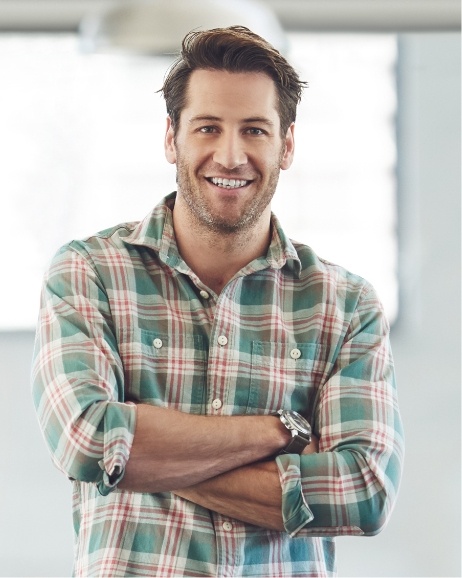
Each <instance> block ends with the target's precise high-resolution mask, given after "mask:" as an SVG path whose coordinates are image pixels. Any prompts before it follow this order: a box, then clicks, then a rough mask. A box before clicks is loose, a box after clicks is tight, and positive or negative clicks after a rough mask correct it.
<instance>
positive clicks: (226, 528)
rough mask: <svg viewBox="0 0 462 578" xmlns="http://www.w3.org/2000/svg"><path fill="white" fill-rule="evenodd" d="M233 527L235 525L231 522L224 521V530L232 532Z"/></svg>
mask: <svg viewBox="0 0 462 578" xmlns="http://www.w3.org/2000/svg"><path fill="white" fill-rule="evenodd" d="M232 529H233V525H232V524H231V522H223V530H225V532H231V530H232Z"/></svg>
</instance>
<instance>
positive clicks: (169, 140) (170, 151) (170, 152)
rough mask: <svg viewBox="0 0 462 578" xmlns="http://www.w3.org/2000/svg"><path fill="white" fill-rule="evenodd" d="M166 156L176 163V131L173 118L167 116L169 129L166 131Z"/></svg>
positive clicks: (169, 160)
mask: <svg viewBox="0 0 462 578" xmlns="http://www.w3.org/2000/svg"><path fill="white" fill-rule="evenodd" d="M164 149H165V158H166V159H167V160H168V162H169V163H171V164H172V165H174V164H175V163H176V149H175V133H174V131H173V125H172V119H171V118H170V117H169V116H168V117H167V130H166V132H165V141H164Z"/></svg>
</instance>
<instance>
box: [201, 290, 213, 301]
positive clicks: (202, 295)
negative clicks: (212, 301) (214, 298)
mask: <svg viewBox="0 0 462 578" xmlns="http://www.w3.org/2000/svg"><path fill="white" fill-rule="evenodd" d="M199 295H200V296H201V297H202V298H203V299H208V298H209V297H210V295H209V294H208V293H207V291H204V290H203V289H202V291H200V292H199Z"/></svg>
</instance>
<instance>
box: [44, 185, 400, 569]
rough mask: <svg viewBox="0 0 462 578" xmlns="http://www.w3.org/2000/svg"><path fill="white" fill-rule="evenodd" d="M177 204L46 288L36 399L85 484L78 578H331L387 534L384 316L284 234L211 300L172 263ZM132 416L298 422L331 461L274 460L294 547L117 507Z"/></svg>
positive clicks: (77, 244) (389, 405)
mask: <svg viewBox="0 0 462 578" xmlns="http://www.w3.org/2000/svg"><path fill="white" fill-rule="evenodd" d="M174 198H175V196H174V194H172V195H170V196H169V197H167V198H166V199H164V200H163V201H162V203H160V204H159V205H158V206H157V207H156V208H155V209H154V211H153V212H152V214H150V215H149V216H148V217H147V218H146V219H145V220H144V221H142V222H140V223H128V224H127V223H126V224H122V225H119V226H117V227H115V228H113V229H110V230H106V231H104V232H102V233H99V234H98V235H95V236H92V237H90V238H88V239H86V240H84V241H73V242H71V243H69V244H68V245H66V246H65V247H63V248H62V249H61V250H60V251H59V252H58V253H57V255H56V256H55V258H54V259H53V261H52V264H51V266H50V269H49V271H48V273H47V274H46V276H45V283H44V289H43V294H42V303H41V312H40V320H39V327H38V332H37V340H36V350H35V359H34V369H33V397H34V402H35V405H36V409H37V413H38V417H39V421H40V424H41V427H42V430H43V432H44V436H45V439H46V441H47V443H48V445H49V447H50V449H51V452H52V455H53V459H54V462H55V463H56V465H57V466H58V467H59V468H60V469H61V470H62V471H63V472H65V473H66V475H67V476H68V477H70V478H71V479H72V480H73V487H74V492H73V515H74V528H75V537H76V543H75V567H74V571H75V574H76V575H78V576H110V577H113V576H159V577H160V576H162V577H163V576H165V577H167V576H170V577H173V576H253V577H255V576H275V577H276V576H277V577H278V578H281V577H284V576H291V577H292V576H304V577H306V576H332V575H335V544H334V536H338V535H357V536H360V535H373V534H375V533H377V532H378V531H379V530H380V529H381V528H382V527H383V526H384V524H385V523H386V521H387V519H388V516H389V514H390V512H391V510H392V507H393V504H394V501H395V497H396V493H397V488H398V485H399V480H400V472H401V465H402V458H403V438H402V429H401V421H400V416H399V411H398V405H397V398H396V390H395V384H394V373H393V362H392V358H391V353H390V347H389V341H388V325H387V322H386V320H385V317H384V315H383V312H382V308H381V305H380V303H379V302H378V300H377V298H376V296H375V294H374V291H373V289H372V288H371V286H370V285H369V284H368V283H367V282H366V281H364V280H363V279H361V278H360V277H357V276H355V275H352V274H350V273H348V272H347V271H345V270H344V269H342V268H341V267H338V266H335V265H332V264H331V263H328V262H326V261H323V260H321V259H319V258H318V257H317V256H316V255H315V254H314V253H313V251H312V250H311V249H310V248H309V247H306V246H303V245H300V244H296V243H294V244H293V243H292V242H291V241H289V240H288V239H287V238H286V236H285V234H284V232H283V231H282V229H281V228H280V226H279V223H278V221H277V219H276V218H275V217H274V216H273V217H272V240H271V244H270V247H269V250H268V253H267V255H266V256H265V257H261V258H258V259H255V260H254V261H253V262H251V263H250V264H249V265H247V266H246V267H244V268H243V269H242V270H241V271H240V272H239V273H238V274H236V275H235V277H234V278H233V279H232V280H231V281H230V282H229V283H228V284H227V285H226V287H225V288H224V289H223V291H222V292H221V294H220V295H216V294H214V292H213V291H211V290H210V289H209V288H208V287H206V286H205V285H204V284H203V283H202V282H201V281H200V279H198V277H197V276H196V275H195V274H194V273H193V272H192V271H191V270H190V269H189V267H188V266H187V265H186V264H185V262H184V261H183V260H182V259H181V256H180V255H179V253H178V250H177V246H176V243H175V237H174V232H173V222H172V212H171V209H172V207H173V203H174ZM220 336H225V337H226V338H227V342H226V343H225V344H223V343H224V342H225V341H226V340H223V339H220V340H219V339H218V338H219V337H220ZM220 342H221V344H220ZM214 400H220V402H221V407H219V406H220V403H213V402H214ZM138 401H141V402H144V403H149V404H155V405H157V406H161V407H170V408H175V409H177V410H180V411H183V412H189V413H194V414H206V415H252V414H258V415H263V414H268V413H271V412H274V411H276V410H277V409H279V408H281V407H282V408H286V409H294V410H296V411H298V412H300V413H301V414H303V415H304V416H305V417H306V418H307V419H308V420H309V421H310V422H311V424H312V427H313V431H314V433H315V434H316V435H317V436H319V440H320V441H319V453H318V454H313V455H306V456H302V457H300V456H298V455H284V456H280V457H278V458H277V459H276V461H277V464H278V468H279V473H280V481H281V488H282V499H283V519H284V523H285V528H286V532H276V531H270V530H265V529H263V528H260V527H257V526H253V525H250V524H246V523H243V522H240V521H238V520H235V519H230V518H227V517H226V516H223V515H220V514H217V513H215V512H213V511H209V510H207V509H205V508H202V507H200V506H197V505H195V504H193V503H191V502H189V501H186V500H184V499H182V498H180V497H177V496H175V495H173V494H171V493H170V492H163V493H157V494H149V493H137V492H130V491H123V490H120V489H118V488H117V484H118V482H119V481H120V479H121V477H122V476H123V473H124V468H125V465H126V463H127V460H128V459H129V456H130V449H131V445H132V442H133V435H134V429H135V422H136V405H134V403H133V402H138ZM212 403H213V405H212ZM217 408H218V409H217ZM184 435H185V443H187V436H188V433H187V432H185V433H184Z"/></svg>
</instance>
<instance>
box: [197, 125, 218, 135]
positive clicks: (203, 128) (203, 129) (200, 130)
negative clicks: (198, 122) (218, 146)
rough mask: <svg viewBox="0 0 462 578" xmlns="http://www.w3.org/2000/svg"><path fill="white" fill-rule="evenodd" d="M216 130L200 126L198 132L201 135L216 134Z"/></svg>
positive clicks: (211, 127)
mask: <svg viewBox="0 0 462 578" xmlns="http://www.w3.org/2000/svg"><path fill="white" fill-rule="evenodd" d="M216 130H217V128H216V127H215V126H201V128H200V129H199V132H201V133H202V134H210V133H213V132H216Z"/></svg>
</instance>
